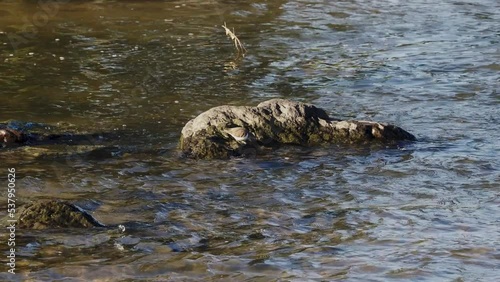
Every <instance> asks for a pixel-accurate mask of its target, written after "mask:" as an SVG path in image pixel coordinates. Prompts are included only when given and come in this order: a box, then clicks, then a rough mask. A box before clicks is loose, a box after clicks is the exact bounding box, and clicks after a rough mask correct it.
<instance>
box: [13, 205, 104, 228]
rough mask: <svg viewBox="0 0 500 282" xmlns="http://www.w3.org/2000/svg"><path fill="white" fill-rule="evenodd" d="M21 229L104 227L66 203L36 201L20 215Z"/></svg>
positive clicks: (19, 224)
mask: <svg viewBox="0 0 500 282" xmlns="http://www.w3.org/2000/svg"><path fill="white" fill-rule="evenodd" d="M18 226H19V228H21V229H47V228H64V227H73V228H89V227H103V226H104V225H103V224H101V223H99V222H98V221H97V220H95V219H94V218H93V217H92V216H91V215H90V214H88V213H87V212H86V211H84V210H83V209H81V208H79V207H78V206H76V205H73V204H71V203H68V202H65V201H59V200H51V201H36V202H33V203H30V204H28V205H26V206H25V207H24V209H23V210H22V211H21V214H20V215H19V219H18Z"/></svg>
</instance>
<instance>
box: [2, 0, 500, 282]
mask: <svg viewBox="0 0 500 282" xmlns="http://www.w3.org/2000/svg"><path fill="white" fill-rule="evenodd" d="M38 2H43V3H45V4H43V3H42V4H37V1H2V2H1V3H0V95H1V96H2V103H1V104H0V121H8V120H19V121H23V122H32V123H39V124H43V125H44V126H49V127H50V128H53V129H54V128H55V129H56V130H59V131H69V132H76V133H82V134H87V133H93V132H94V133H95V132H102V133H107V134H109V135H110V136H113V138H111V140H107V141H106V140H105V141H104V142H103V143H104V144H105V145H106V146H108V147H104V149H102V150H103V152H101V153H82V152H74V151H72V150H75V149H73V148H75V147H72V146H64V145H53V146H52V145H44V146H42V147H43V148H40V150H41V149H46V150H52V152H53V151H56V152H59V154H38V153H37V154H33V155H31V154H32V153H33V151H30V150H29V149H27V148H13V149H2V151H1V152H0V161H1V163H2V167H3V169H5V175H6V174H7V172H6V170H7V168H8V167H15V168H16V170H17V172H18V174H17V182H16V183H17V193H16V198H17V200H18V203H19V204H20V203H27V202H29V201H31V200H35V199H51V198H58V199H65V200H68V201H71V202H74V203H77V204H78V205H80V206H81V207H83V208H85V209H87V210H88V211H90V212H91V213H92V214H93V215H94V216H95V217H96V218H97V219H98V220H99V221H101V222H103V223H105V224H107V225H109V226H110V228H109V229H104V230H103V229H92V230H79V229H74V230H46V231H30V230H17V234H16V236H17V237H16V240H17V241H16V243H17V253H16V254H17V260H16V263H17V265H16V271H17V272H18V274H16V276H12V275H10V274H8V273H6V270H5V271H3V270H2V274H1V275H0V279H2V280H19V281H22V280H23V281H24V280H29V281H90V280H99V281H202V280H203V281H333V280H339V281H498V280H500V249H499V245H500V160H499V159H500V158H499V157H500V126H499V122H500V119H499V117H500V87H499V85H500V2H498V1H497V0H467V1H463V0H443V1H426V0H416V1H397V0H385V1H368V0H358V1H353V0H350V1H319V0H290V1H286V0H282V1H279V0H277V1H263V0H261V1H226V0H224V1H214V0H205V1H194V0H192V1H62V0H61V1H38ZM408 2H410V3H408ZM224 22H226V23H227V25H228V26H229V27H230V28H234V29H235V32H236V35H237V36H239V38H240V40H241V41H242V42H243V44H244V45H245V47H246V49H247V50H248V53H247V54H246V56H245V57H243V58H242V57H239V56H237V54H236V53H235V50H234V48H233V46H232V43H231V41H230V40H229V39H228V38H227V37H226V36H225V34H224V30H223V29H222V28H221V25H222V24H223V23H224ZM277 97H279V98H286V99H293V100H296V101H304V102H309V103H313V104H316V105H318V106H320V107H322V108H324V109H325V110H326V111H327V112H329V113H330V114H331V115H332V116H334V117H339V118H342V119H362V120H375V121H381V122H388V123H394V124H396V125H399V126H401V127H402V128H405V129H407V130H408V131H410V132H412V133H413V134H415V135H416V136H417V138H418V139H419V141H418V142H415V143H413V144H408V145H406V146H405V147H401V148H390V149H383V148H382V149H381V148H377V149H373V148H360V147H356V148H347V147H343V146H336V145H332V146H324V147H320V148H299V147H284V148H280V149H278V150H276V151H274V152H269V153H267V154H264V155H261V156H257V157H256V158H254V159H231V160H229V161H228V160H224V161H219V160H210V161H206V160H189V159H185V158H182V157H181V156H180V154H179V152H178V149H177V145H178V139H179V136H180V131H181V129H182V127H183V125H184V124H185V123H186V122H187V121H188V120H189V119H191V118H193V117H195V116H196V115H198V114H200V113H201V112H203V111H205V110H207V109H209V108H211V107H213V106H218V105H223V104H230V105H256V104H257V103H259V102H262V101H264V100H267V99H271V98H277ZM106 142H107V143H106ZM90 143H92V142H90ZM91 145H92V144H91ZM35 149H37V148H35ZM30 152H31V153H30ZM53 153H54V152H53ZM4 186H6V185H4ZM2 195H4V192H2ZM1 207H2V208H5V207H6V203H2V204H1ZM119 224H121V225H123V227H124V228H125V230H124V231H123V228H122V229H121V231H120V229H119V228H118V227H117V225H119ZM2 236H3V235H2ZM1 248H2V250H6V249H7V247H6V243H2V247H1ZM4 254H5V255H6V254H7V252H6V251H5V252H4ZM4 257H5V256H4ZM2 261H4V260H2Z"/></svg>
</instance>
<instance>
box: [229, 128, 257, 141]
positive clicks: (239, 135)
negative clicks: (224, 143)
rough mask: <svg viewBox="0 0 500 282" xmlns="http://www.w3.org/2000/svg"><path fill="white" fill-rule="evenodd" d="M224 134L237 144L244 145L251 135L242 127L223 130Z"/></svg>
mask: <svg viewBox="0 0 500 282" xmlns="http://www.w3.org/2000/svg"><path fill="white" fill-rule="evenodd" d="M224 132H225V133H227V134H229V135H231V137H233V138H234V140H236V141H237V142H241V143H246V141H248V140H249V139H250V138H251V137H252V133H250V131H248V129H246V128H244V127H231V128H226V129H224Z"/></svg>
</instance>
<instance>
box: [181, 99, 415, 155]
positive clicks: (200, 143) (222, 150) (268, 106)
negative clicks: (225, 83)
mask: <svg viewBox="0 0 500 282" xmlns="http://www.w3.org/2000/svg"><path fill="white" fill-rule="evenodd" d="M231 132H241V134H242V137H239V136H236V135H235V134H232V133H231ZM402 140H409V141H413V140H415V137H414V136H413V135H412V134H410V133H408V132H406V131H405V130H403V129H401V128H399V127H397V126H394V125H389V124H383V123H378V122H371V121H342V120H336V119H333V118H330V117H329V116H328V114H327V113H326V112H325V111H324V110H322V109H320V108H317V107H315V106H314V105H311V104H306V103H300V102H294V101H289V100H284V99H272V100H269V101H265V102H263V103H260V104H259V105H257V106H256V107H247V106H219V107H215V108H212V109H210V110H208V111H206V112H204V113H202V114H200V115H199V116H197V117H196V118H194V119H192V120H190V121H189V122H187V124H186V125H185V126H184V128H183V129H182V133H181V139H180V148H181V150H182V151H183V153H184V154H185V155H187V156H190V157H194V158H228V157H230V156H240V155H243V156H245V155H254V154H256V153H257V152H259V149H260V148H262V147H273V146H277V145H284V144H291V145H302V146H314V145H321V144H328V143H363V142H384V143H390V142H394V141H402Z"/></svg>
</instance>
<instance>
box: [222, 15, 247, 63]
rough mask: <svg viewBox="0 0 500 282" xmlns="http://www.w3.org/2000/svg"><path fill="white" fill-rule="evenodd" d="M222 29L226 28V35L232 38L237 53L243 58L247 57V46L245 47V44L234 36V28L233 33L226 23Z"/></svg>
mask: <svg viewBox="0 0 500 282" xmlns="http://www.w3.org/2000/svg"><path fill="white" fill-rule="evenodd" d="M222 27H223V28H224V30H225V31H226V35H227V36H228V37H229V38H231V40H232V41H233V43H234V48H236V51H238V54H240V55H242V56H245V53H246V52H247V49H246V48H245V46H243V44H242V43H241V41H240V40H239V39H238V37H237V36H236V34H234V28H233V31H231V30H230V29H229V28H228V27H227V26H226V23H225V22H224V25H222Z"/></svg>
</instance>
